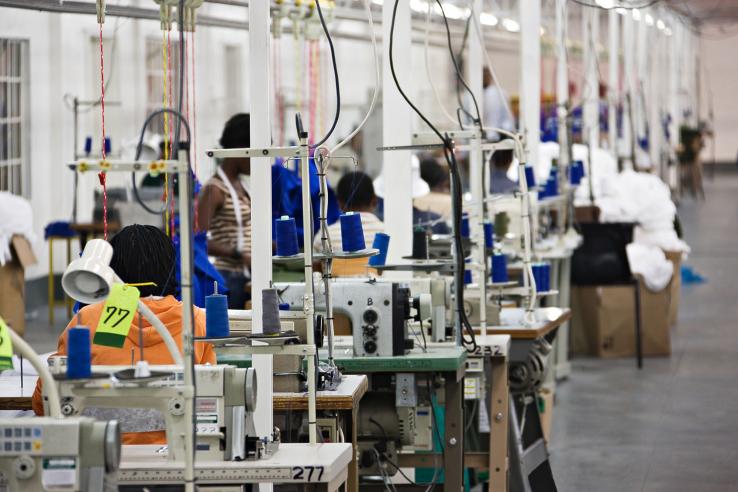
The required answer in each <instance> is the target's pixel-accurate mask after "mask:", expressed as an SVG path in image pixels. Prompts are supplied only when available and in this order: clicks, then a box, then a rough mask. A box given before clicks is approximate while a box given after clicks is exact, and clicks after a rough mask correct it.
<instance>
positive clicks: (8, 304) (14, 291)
mask: <svg viewBox="0 0 738 492" xmlns="http://www.w3.org/2000/svg"><path fill="white" fill-rule="evenodd" d="M10 251H11V253H12V255H13V258H12V259H11V260H10V261H9V262H7V263H5V265H3V266H0V316H2V318H3V319H4V320H5V322H6V323H7V324H8V326H10V327H11V328H12V329H13V330H15V332H16V333H17V334H19V335H20V336H23V335H24V334H25V331H26V302H25V285H26V277H25V269H26V268H28V267H29V266H31V265H35V264H36V263H37V260H36V256H34V254H33V248H32V247H31V243H29V242H28V240H27V239H26V238H25V237H23V236H13V237H12V239H11V240H10Z"/></svg>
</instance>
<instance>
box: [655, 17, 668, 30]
mask: <svg viewBox="0 0 738 492" xmlns="http://www.w3.org/2000/svg"><path fill="white" fill-rule="evenodd" d="M656 27H657V28H658V30H659V31H663V30H664V28H665V27H666V24H664V21H662V20H661V19H659V20H657V21H656Z"/></svg>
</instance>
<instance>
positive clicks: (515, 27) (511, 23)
mask: <svg viewBox="0 0 738 492" xmlns="http://www.w3.org/2000/svg"><path fill="white" fill-rule="evenodd" d="M502 27H504V28H505V29H506V30H508V31H510V32H520V24H518V21H516V20H513V19H510V18H508V17H506V18H504V19H502Z"/></svg>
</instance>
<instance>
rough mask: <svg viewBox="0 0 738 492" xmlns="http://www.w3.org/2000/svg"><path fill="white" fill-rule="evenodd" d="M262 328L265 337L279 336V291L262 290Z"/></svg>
mask: <svg viewBox="0 0 738 492" xmlns="http://www.w3.org/2000/svg"><path fill="white" fill-rule="evenodd" d="M261 309H262V311H261V312H262V318H261V321H262V323H261V326H262V331H263V333H264V335H278V334H279V332H280V328H281V324H280V323H279V294H278V293H277V289H262V291H261Z"/></svg>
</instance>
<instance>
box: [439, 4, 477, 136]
mask: <svg viewBox="0 0 738 492" xmlns="http://www.w3.org/2000/svg"><path fill="white" fill-rule="evenodd" d="M436 3H437V4H438V7H439V8H440V9H441V15H442V16H443V23H444V25H445V26H446V42H447V44H448V52H449V54H450V55H451V61H452V62H453V65H454V71H455V72H456V78H457V80H458V83H457V85H456V89H457V97H458V99H459V107H460V109H461V111H462V112H464V113H465V114H466V115H467V117H468V118H469V119H471V120H472V121H474V123H475V124H476V125H477V126H479V129H480V130H481V131H482V135H484V123H483V121H482V114H481V112H480V111H479V104H478V103H477V98H476V97H475V96H474V93H473V92H472V90H471V89H470V88H469V84H467V83H466V80H465V79H464V76H463V75H462V74H461V68H459V62H458V60H456V56H455V55H454V47H453V45H452V44H451V29H450V28H449V26H448V17H446V12H445V11H444V10H443V4H442V3H441V0H436ZM472 15H473V14H472ZM469 19H471V16H470V17H469V18H468V19H467V22H468V21H469ZM468 27H469V26H468V23H467V29H468ZM465 36H466V34H465ZM459 84H461V85H462V86H463V87H464V89H466V91H467V92H468V93H469V96H471V99H472V102H473V103H474V112H475V113H476V114H477V117H476V119H475V118H474V117H473V116H472V115H471V114H470V113H469V112H468V111H467V110H466V109H464V107H463V105H462V104H461V92H460V91H459Z"/></svg>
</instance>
